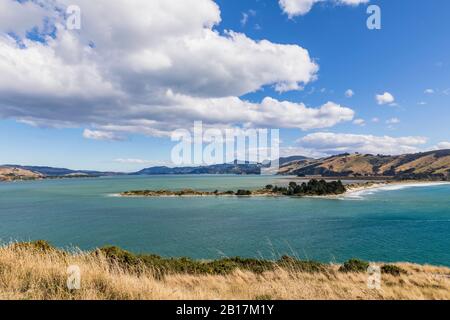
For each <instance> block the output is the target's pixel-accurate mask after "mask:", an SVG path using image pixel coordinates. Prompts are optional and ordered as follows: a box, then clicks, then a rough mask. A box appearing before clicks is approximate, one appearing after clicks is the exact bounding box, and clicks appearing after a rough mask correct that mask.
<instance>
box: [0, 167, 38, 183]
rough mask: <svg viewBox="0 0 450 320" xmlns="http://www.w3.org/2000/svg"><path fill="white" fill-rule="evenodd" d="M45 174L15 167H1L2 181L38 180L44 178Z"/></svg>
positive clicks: (0, 177)
mask: <svg viewBox="0 0 450 320" xmlns="http://www.w3.org/2000/svg"><path fill="white" fill-rule="evenodd" d="M42 178H44V175H42V174H40V173H38V172H34V171H30V170H25V169H21V168H15V167H0V181H14V180H36V179H42Z"/></svg>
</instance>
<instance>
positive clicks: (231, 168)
mask: <svg viewBox="0 0 450 320" xmlns="http://www.w3.org/2000/svg"><path fill="white" fill-rule="evenodd" d="M307 159H308V158H306V157H302V156H293V157H288V158H280V159H279V163H280V165H284V164H286V163H290V162H292V161H302V160H307ZM269 166H270V163H266V164H261V163H250V162H243V161H234V162H233V163H225V164H217V165H211V166H200V167H175V168H170V167H151V168H147V169H143V170H141V171H138V172H135V173H132V175H164V174H238V175H239V174H260V173H261V168H263V167H269Z"/></svg>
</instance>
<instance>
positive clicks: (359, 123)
mask: <svg viewBox="0 0 450 320" xmlns="http://www.w3.org/2000/svg"><path fill="white" fill-rule="evenodd" d="M353 123H354V124H356V125H358V126H361V127H364V126H365V125H366V121H365V120H364V119H355V120H354V121H353Z"/></svg>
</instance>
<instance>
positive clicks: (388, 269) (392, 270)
mask: <svg viewBox="0 0 450 320" xmlns="http://www.w3.org/2000/svg"><path fill="white" fill-rule="evenodd" d="M381 272H382V273H384V274H390V275H393V276H395V277H398V276H400V275H401V274H406V273H407V272H406V271H405V270H404V269H402V268H400V267H397V266H394V265H392V264H385V265H384V266H382V267H381Z"/></svg>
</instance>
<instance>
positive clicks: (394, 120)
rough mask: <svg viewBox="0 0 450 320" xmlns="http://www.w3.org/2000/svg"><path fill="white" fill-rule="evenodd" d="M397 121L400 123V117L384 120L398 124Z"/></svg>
mask: <svg viewBox="0 0 450 320" xmlns="http://www.w3.org/2000/svg"><path fill="white" fill-rule="evenodd" d="M399 123H400V119H398V118H391V119H389V120H387V121H386V124H399Z"/></svg>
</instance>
